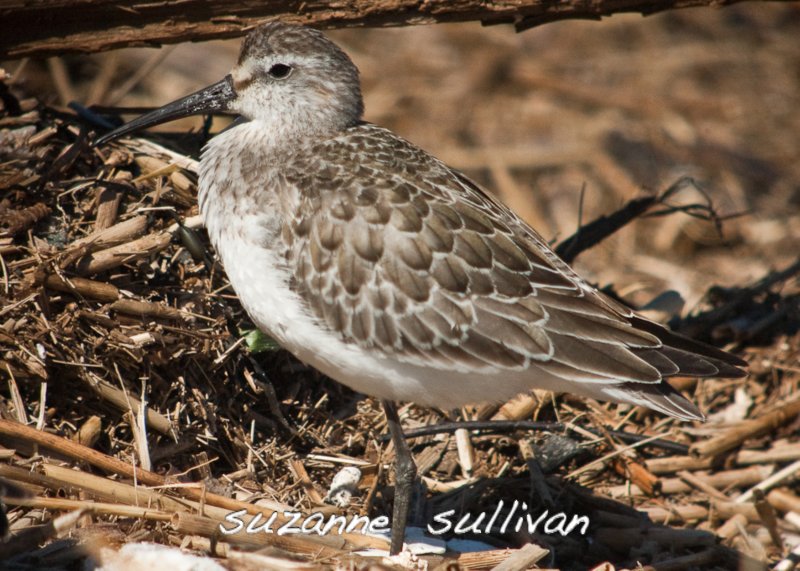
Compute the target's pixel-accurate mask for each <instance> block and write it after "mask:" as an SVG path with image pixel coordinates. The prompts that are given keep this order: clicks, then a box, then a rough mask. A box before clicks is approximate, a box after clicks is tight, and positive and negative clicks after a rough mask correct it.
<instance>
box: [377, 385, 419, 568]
mask: <svg viewBox="0 0 800 571" xmlns="http://www.w3.org/2000/svg"><path fill="white" fill-rule="evenodd" d="M383 410H384V412H385V413H386V420H387V422H388V424H389V433H390V434H391V435H392V442H393V443H394V454H395V462H394V480H395V484H394V510H393V513H392V545H391V547H390V549H389V551H390V553H391V554H392V555H397V554H398V553H400V552H401V551H402V550H403V539H405V535H406V523H407V522H408V508H409V507H410V505H411V492H412V491H413V488H414V480H415V479H416V477H417V466H416V465H415V464H414V458H413V457H412V456H411V451H410V450H409V449H408V444H406V439H405V438H404V437H403V428H402V427H401V426H400V417H398V416H397V407H396V406H395V404H394V403H393V402H391V401H388V400H385V401H383Z"/></svg>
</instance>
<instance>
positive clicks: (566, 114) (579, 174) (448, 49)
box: [5, 3, 800, 309]
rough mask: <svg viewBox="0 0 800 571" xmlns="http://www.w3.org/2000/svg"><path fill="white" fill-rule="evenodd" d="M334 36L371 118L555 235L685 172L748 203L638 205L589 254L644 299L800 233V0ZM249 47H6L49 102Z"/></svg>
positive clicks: (750, 268) (174, 84) (166, 88)
mask: <svg viewBox="0 0 800 571" xmlns="http://www.w3.org/2000/svg"><path fill="white" fill-rule="evenodd" d="M331 36H332V37H333V38H334V39H335V41H337V42H338V43H339V44H341V45H342V47H344V49H345V50H346V51H347V52H348V53H349V54H350V55H351V57H352V58H353V59H354V60H355V62H356V64H357V65H358V67H359V68H360V70H361V74H362V81H363V86H364V95H365V100H366V119H367V120H369V121H372V122H374V123H377V124H380V125H383V126H386V127H388V128H390V129H393V130H395V131H396V132H398V133H399V134H401V135H402V136H404V137H406V138H408V139H410V140H411V141H413V142H415V143H417V144H419V145H420V146H422V147H423V148H425V149H427V150H428V151H430V152H432V153H433V154H435V155H437V156H439V157H440V158H442V159H443V160H445V161H446V162H448V163H450V164H451V165H453V166H455V167H457V168H459V169H461V170H463V171H465V172H467V174H469V175H470V176H472V177H473V178H475V179H476V180H478V181H479V182H481V183H482V184H484V185H485V186H486V187H487V188H488V189H490V190H491V191H492V192H496V193H497V194H499V196H500V197H501V198H502V199H503V200H504V201H506V202H507V203H508V204H509V205H510V206H511V207H512V208H514V209H515V210H516V211H517V212H518V213H520V214H521V215H523V216H524V217H525V218H526V219H527V220H528V221H529V222H530V223H531V224H532V225H533V226H534V227H535V228H536V229H538V230H539V231H540V232H541V233H542V234H543V235H544V236H545V237H546V238H547V239H553V240H556V239H563V238H565V237H567V236H568V235H570V234H572V233H573V232H574V231H575V230H576V229H577V227H578V225H579V224H580V222H581V221H583V222H584V223H585V222H587V221H590V220H592V219H593V218H595V217H596V216H598V215H601V214H608V213H610V212H612V211H614V210H615V209H617V208H619V207H620V206H622V205H623V204H624V203H625V201H626V200H628V199H631V198H633V197H636V196H638V195H640V194H642V193H645V192H658V191H663V190H665V189H666V188H667V187H669V186H670V185H671V184H673V183H674V182H676V180H677V179H678V178H679V177H681V176H686V175H688V176H692V177H694V178H695V179H696V180H697V181H698V182H699V183H701V184H702V185H703V188H704V190H705V193H706V194H707V196H704V195H703V194H701V193H699V192H697V191H696V190H692V189H685V190H684V191H682V192H680V193H679V194H678V195H677V196H675V197H674V199H673V200H672V202H673V203H681V204H687V203H694V202H701V203H704V202H705V201H706V200H707V198H708V199H710V200H711V201H712V204H713V207H714V209H715V210H716V212H717V213H718V214H719V215H721V216H723V217H724V216H729V215H735V214H737V215H739V214H740V215H742V216H740V217H737V218H735V219H731V220H727V221H726V222H725V223H724V224H723V226H722V233H720V232H719V231H718V227H717V225H716V224H715V223H713V222H711V221H701V220H697V219H695V218H692V217H689V216H686V215H683V214H678V215H673V216H669V217H665V218H649V219H645V220H641V221H639V222H637V223H635V224H633V225H632V226H631V227H628V228H626V229H624V230H623V231H621V232H619V233H617V234H616V235H614V236H612V237H611V239H609V240H608V241H606V242H604V243H603V244H602V245H601V246H600V247H598V248H595V249H593V250H592V251H591V252H590V255H584V256H581V257H580V258H579V259H578V262H577V266H578V269H579V271H581V272H583V273H584V275H586V276H587V277H588V278H590V279H593V280H594V281H596V282H597V283H599V284H600V285H603V284H606V283H610V282H614V283H615V284H616V286H617V288H618V291H619V292H620V293H621V294H622V295H624V296H625V297H627V298H628V299H629V300H631V301H633V302H635V303H638V304H642V303H644V302H646V301H647V300H649V299H650V298H652V297H653V296H655V295H657V294H658V293H659V292H661V291H663V290H665V289H674V290H677V291H678V292H679V293H680V294H681V295H682V296H684V298H685V299H686V300H687V302H688V304H687V309H691V308H692V307H693V306H694V305H695V304H697V303H698V301H699V300H700V299H701V297H702V294H703V292H704V291H705V290H706V288H707V287H708V286H709V285H710V284H711V283H712V282H713V283H716V284H719V285H726V286H727V285H731V286H732V285H743V284H745V283H746V282H750V281H752V280H754V279H755V278H757V277H759V276H762V275H763V274H764V273H765V272H767V271H768V270H769V269H770V268H773V267H778V266H783V265H786V264H787V263H788V262H789V261H790V260H792V259H793V258H794V257H795V256H796V255H797V252H798V251H800V166H798V165H799V161H798V157H800V42H798V41H797V38H798V37H800V9H798V6H797V5H791V4H790V5H786V4H777V3H776V4H762V3H758V4H752V5H747V4H742V5H737V6H733V7H730V8H725V9H719V10H716V9H689V10H681V11H675V12H672V13H666V14H660V15H656V16H651V17H647V18H643V17H641V16H639V15H629V16H625V15H622V16H614V17H611V18H607V19H605V20H603V21H602V22H600V23H597V22H582V21H569V22H558V23H553V24H548V25H544V26H541V27H539V28H536V29H533V30H529V31H527V32H524V33H520V34H517V33H515V32H514V31H513V29H512V28H511V27H509V26H495V27H482V26H480V25H479V24H477V23H466V24H446V25H436V26H426V27H413V28H411V27H410V28H396V29H369V30H338V31H333V32H331ZM238 47H239V41H238V40H233V41H221V42H208V43H203V44H183V45H178V46H169V47H165V48H162V49H128V50H120V51H114V52H109V53H104V54H98V55H93V56H70V57H66V58H58V59H51V60H48V61H29V62H26V63H25V64H24V65H22V66H21V67H19V66H20V64H19V62H11V63H7V64H6V65H5V67H6V69H7V71H9V72H10V73H11V74H12V75H13V76H14V78H15V81H16V82H19V83H22V84H24V87H25V88H27V89H28V90H29V91H30V92H31V93H34V94H38V95H39V96H40V97H41V98H42V99H44V100H45V101H48V102H50V103H52V104H57V105H59V104H60V105H65V104H66V103H68V102H69V101H72V100H75V101H78V102H80V103H82V104H85V105H90V104H101V105H114V106H126V107H128V106H131V107H143V106H160V105H162V104H164V103H167V102H169V101H171V100H173V99H176V98H178V97H181V96H183V95H185V94H187V93H189V92H191V91H194V90H196V89H198V88H200V87H203V86H205V85H207V84H210V83H212V82H214V81H217V80H218V79H220V78H221V77H222V76H223V75H224V74H226V73H227V72H228V71H229V69H230V68H231V66H232V65H233V63H234V62H235V59H236V56H237V52H238ZM129 117H130V116H129ZM129 117H128V118H129ZM223 121H224V119H223ZM200 124H201V119H200V118H195V119H188V120H185V122H184V123H182V124H181V123H173V124H169V125H165V126H162V127H160V128H161V129H166V130H170V131H179V130H182V129H187V128H190V127H195V128H199V126H200ZM216 127H217V126H215V128H216Z"/></svg>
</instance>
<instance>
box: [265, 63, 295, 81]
mask: <svg viewBox="0 0 800 571" xmlns="http://www.w3.org/2000/svg"><path fill="white" fill-rule="evenodd" d="M268 73H269V74H270V76H272V77H274V78H275V79H286V78H287V77H289V75H290V74H291V73H292V66H290V65H286V64H285V63H276V64H275V65H273V66H272V67H271V68H269V72H268Z"/></svg>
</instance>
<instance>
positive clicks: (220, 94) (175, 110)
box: [94, 75, 236, 146]
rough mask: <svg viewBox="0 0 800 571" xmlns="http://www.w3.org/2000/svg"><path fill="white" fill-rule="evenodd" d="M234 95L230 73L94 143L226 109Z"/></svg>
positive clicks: (97, 143)
mask: <svg viewBox="0 0 800 571" xmlns="http://www.w3.org/2000/svg"><path fill="white" fill-rule="evenodd" d="M234 97H236V92H235V91H234V90H233V79H232V78H231V76H230V75H227V76H225V79H223V80H222V81H218V82H217V83H215V84H213V85H209V86H208V87H206V88H204V89H201V90H200V91H195V92H194V93H192V94H191V95H187V96H186V97H184V98H182V99H178V100H177V101H173V102H172V103H167V104H166V105H164V107H161V108H159V109H156V110H155V111H151V112H150V113H146V114H144V115H142V116H141V117H137V118H136V119H134V120H133V121H130V122H128V123H125V124H124V125H123V126H122V127H119V128H118V129H115V130H113V131H111V132H110V133H107V134H105V135H103V136H102V137H100V138H99V139H97V140H96V141H95V142H94V145H95V146H97V145H102V144H104V143H107V142H109V141H112V140H114V139H117V138H119V137H122V136H123V135H127V134H128V133H132V132H133V131H138V130H139V129H144V128H146V127H152V126H153V125H159V124H161V123H166V122H167V121H172V120H174V119H180V118H181V117H187V116H189V115H199V114H203V113H213V112H214V111H226V110H227V109H228V106H229V105H230V102H231V101H232V100H233V98H234Z"/></svg>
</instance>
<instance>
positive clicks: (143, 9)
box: [0, 0, 785, 59]
mask: <svg viewBox="0 0 800 571" xmlns="http://www.w3.org/2000/svg"><path fill="white" fill-rule="evenodd" d="M739 1H741V0H595V1H592V2H589V1H587V0H565V1H563V2H552V1H550V0H499V1H497V2H491V3H489V2H485V1H483V0H453V1H450V0H447V1H445V0H431V1H427V2H419V1H418V0H353V1H352V2H330V1H324V0H308V1H305V2H286V1H283V2H281V1H277V0H235V1H229V0H181V1H172V2H168V1H153V2H141V1H130V0H118V1H107V0H39V1H35V2H31V1H23V0H0V22H2V25H1V26H0V29H1V30H2V33H0V59H8V58H12V59H13V58H21V57H29V56H36V57H42V56H50V55H56V54H65V53H69V52H98V51H103V50H109V49H114V48H122V47H132V46H151V47H155V46H159V45H161V44H174V43H179V42H186V41H200V40H211V39H218V38H232V37H237V36H241V35H243V34H244V33H245V32H246V31H247V30H248V29H249V28H250V27H252V26H253V25H255V24H256V23H258V22H261V21H264V20H268V19H277V18H280V19H281V20H284V21H287V22H294V23H300V24H308V25H313V26H317V27H321V28H334V27H348V26H400V25H412V24H430V23H434V22H455V21H468V20H478V21H481V22H483V23H484V24H499V23H513V24H514V25H515V26H516V27H517V29H518V30H522V29H527V28H531V27H534V26H537V25H539V24H543V23H546V22H551V21H554V20H565V19H571V18H572V19H574V18H581V19H595V20H597V19H600V18H602V17H603V16H609V15H611V14H616V13H621V12H639V13H641V14H644V15H647V14H652V13H655V12H660V11H663V10H671V9H676V8H687V7H692V6H715V7H718V6H724V5H728V4H734V3H736V2H739ZM755 1H765V0H755ZM784 1H785V0H784Z"/></svg>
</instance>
